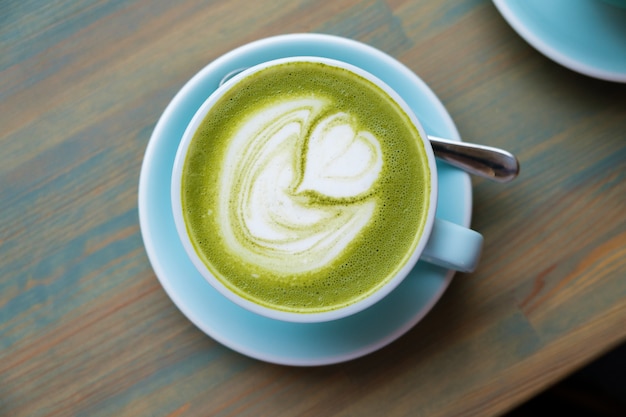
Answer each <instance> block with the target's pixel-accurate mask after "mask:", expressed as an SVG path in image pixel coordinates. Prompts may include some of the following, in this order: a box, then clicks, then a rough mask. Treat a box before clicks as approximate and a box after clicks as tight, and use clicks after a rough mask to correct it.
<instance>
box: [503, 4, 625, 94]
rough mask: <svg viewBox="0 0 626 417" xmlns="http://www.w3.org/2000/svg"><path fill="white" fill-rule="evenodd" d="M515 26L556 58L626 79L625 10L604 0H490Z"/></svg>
mask: <svg viewBox="0 0 626 417" xmlns="http://www.w3.org/2000/svg"><path fill="white" fill-rule="evenodd" d="M493 2H494V4H495V5H496V7H497V8H498V10H499V11H500V13H501V14H502V16H503V17H504V18H505V19H506V21H507V22H508V23H509V24H510V25H511V27H512V28H513V29H515V31H516V32H517V33H518V34H519V35H520V36H521V37H522V38H524V39H525V40H526V41H527V42H528V43H529V44H531V45H532V46H533V47H535V48H536V49H537V50H538V51H540V52H541V53H543V54H544V55H546V56H547V57H548V58H551V59H552V60H554V61H555V62H558V63H559V64H561V65H563V66H565V67H567V68H569V69H572V70H574V71H577V72H580V73H581V74H585V75H588V76H591V77H595V78H599V79H603V80H607V81H616V82H622V83H624V82H626V9H622V8H619V7H616V6H613V5H610V4H608V3H606V2H604V1H602V0H549V1H546V0H523V1H522V0H493Z"/></svg>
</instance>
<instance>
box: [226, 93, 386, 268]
mask: <svg viewBox="0 0 626 417" xmlns="http://www.w3.org/2000/svg"><path fill="white" fill-rule="evenodd" d="M329 107H331V106H330V104H329V103H328V102H325V101H324V100H322V99H297V100H296V99H294V100H290V101H286V102H282V101H281V102H279V103H274V104H271V105H268V106H266V107H264V108H262V109H260V110H259V111H258V112H257V114H256V115H253V116H252V117H250V118H249V119H248V120H246V121H245V122H244V123H243V124H242V125H241V126H240V127H239V128H238V129H237V131H236V132H235V134H234V135H233V140H232V142H231V144H230V147H229V150H228V152H227V156H226V159H225V161H224V169H223V171H222V177H221V180H220V189H221V193H222V195H224V198H223V199H222V204H221V205H220V210H219V212H218V213H216V215H218V216H221V217H223V219H220V223H221V224H222V225H223V226H224V230H223V231H224V239H225V242H226V243H227V244H228V245H229V246H230V247H231V250H233V251H234V252H236V253H238V254H239V255H240V256H241V257H242V258H244V259H247V260H248V261H250V262H254V263H255V264H256V265H260V266H262V267H265V268H268V269H271V270H273V271H277V272H279V273H284V274H287V273H300V272H306V271H311V270H315V269H317V268H322V267H324V266H325V265H326V264H328V263H329V262H330V261H332V260H333V259H334V258H336V257H337V256H338V255H339V254H341V253H342V252H343V250H344V249H345V248H346V246H347V245H349V244H350V242H352V241H353V240H354V238H355V237H356V236H357V235H358V234H359V233H360V232H361V230H362V229H363V228H364V227H366V226H367V224H368V222H369V221H370V219H371V217H372V215H373V213H374V210H375V207H376V200H375V199H374V198H366V197H367V196H368V195H371V194H372V192H373V189H374V187H375V183H376V181H377V179H378V176H379V174H380V171H381V169H382V165H383V159H382V154H381V151H380V145H379V143H378V141H377V139H376V138H375V137H374V136H373V135H372V134H371V133H369V132H367V131H360V130H359V129H358V127H357V124H356V123H355V121H354V120H353V118H351V117H350V116H349V115H348V114H346V113H332V107H331V108H330V110H331V111H329ZM268 115H272V116H271V117H268Z"/></svg>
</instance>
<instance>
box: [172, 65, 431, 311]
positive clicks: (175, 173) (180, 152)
mask: <svg viewBox="0 0 626 417" xmlns="http://www.w3.org/2000/svg"><path fill="white" fill-rule="evenodd" d="M303 61H306V62H319V63H323V64H327V65H330V66H335V67H339V68H343V69H347V70H349V71H351V72H353V73H355V74H357V75H359V76H362V77H364V78H366V79H368V80H370V81H372V82H374V83H375V84H376V85H377V86H378V87H380V88H381V89H382V90H383V91H384V92H385V93H386V94H388V95H389V96H390V97H391V98H392V99H393V100H394V101H395V102H396V103H397V104H398V105H399V106H400V108H401V109H402V110H403V111H404V112H405V113H406V115H407V116H408V117H409V118H410V120H411V122H412V123H413V125H414V126H415V128H416V129H417V131H418V133H419V136H420V139H421V141H422V144H423V147H424V151H425V155H426V160H427V161H428V166H429V172H430V194H429V198H428V202H429V208H428V211H427V213H426V219H425V222H424V230H423V232H422V235H421V237H420V239H419V240H418V242H417V244H416V245H415V248H414V249H413V251H412V253H411V255H410V257H409V258H408V260H407V261H406V262H405V263H404V265H403V266H402V268H401V269H400V270H399V271H398V272H397V273H396V274H395V276H394V277H393V278H391V279H390V280H389V281H388V282H387V283H386V284H385V285H384V286H382V287H381V288H380V289H378V291H376V292H374V293H372V294H370V295H369V296H368V297H366V298H364V299H361V300H359V301H357V302H355V303H352V304H350V305H347V306H343V307H340V308H337V309H333V310H328V311H322V312H311V313H298V312H289V311H283V310H278V309H273V308H270V307H266V306H263V305H260V304H256V303H254V302H252V301H250V300H247V299H245V298H243V297H241V296H240V295H238V294H236V293H235V292H233V291H231V290H230V289H228V288H227V287H226V286H225V285H224V284H223V283H222V282H221V281H220V280H219V279H217V278H216V277H215V276H214V275H213V274H212V273H211V272H210V270H209V268H208V267H207V266H206V265H205V264H204V262H203V261H202V260H201V259H200V257H199V256H198V254H197V253H196V250H195V248H194V246H193V244H192V243H191V239H190V238H189V236H188V234H187V227H186V224H185V222H184V219H183V215H182V201H181V198H180V196H181V186H182V184H181V182H182V170H183V166H184V162H185V159H186V155H187V151H188V148H189V146H190V144H191V142H192V140H193V137H194V134H195V132H196V130H197V129H198V127H199V126H200V124H201V123H202V121H203V120H204V118H205V117H206V114H207V113H208V112H209V110H210V109H211V108H212V106H213V105H214V104H215V103H216V102H217V101H218V100H219V99H220V98H221V97H222V96H223V95H224V94H225V93H226V92H227V91H228V90H229V89H230V88H231V87H232V86H234V85H235V84H237V83H238V82H239V81H240V80H242V79H244V78H246V77H248V76H250V75H253V74H255V73H256V72H258V71H261V70H263V69H265V68H268V67H271V66H275V65H281V64H284V63H289V62H303ZM437 195H438V178H437V168H436V162H435V156H434V152H433V150H432V147H431V145H430V142H429V141H428V136H427V135H426V132H425V130H424V128H423V126H422V124H421V122H420V121H419V119H418V117H417V116H416V115H415V113H414V111H413V110H412V109H411V107H410V106H409V105H408V104H407V103H406V101H405V100H404V99H403V98H402V97H401V96H400V95H399V94H398V93H397V92H396V91H395V90H394V89H392V88H391V87H390V86H389V85H388V84H386V83H385V82H384V81H382V80H381V79H380V78H378V77H376V76H375V75H373V74H371V73H369V72H368V71H366V70H364V69H362V68H360V67H358V66H356V65H353V64H350V63H347V62H344V61H341V60H337V59H332V58H325V57H317V56H290V57H284V58H277V59H272V60H268V61H265V62H261V63H259V64H256V65H253V66H251V67H250V68H248V69H246V70H244V71H242V72H241V73H239V74H237V75H235V76H233V77H232V78H231V79H229V80H228V81H226V82H225V83H224V84H222V85H221V86H219V87H218V88H217V89H215V90H214V91H213V92H212V93H211V94H210V95H209V97H208V98H207V99H206V100H205V101H204V102H203V103H202V105H201V106H200V107H199V108H198V110H197V111H196V112H195V113H194V116H193V117H192V119H191V121H190V122H189V124H188V125H187V127H186V128H185V131H184V133H183V136H182V138H181V141H180V143H179V145H178V148H177V151H176V155H175V159H174V165H173V170H172V178H171V206H172V207H171V208H172V214H173V216H174V223H175V226H176V231H177V234H178V237H179V239H180V241H181V243H182V245H183V248H184V249H185V252H186V254H187V256H188V257H189V259H190V260H191V261H192V263H193V265H194V267H195V268H196V269H197V270H198V272H200V274H201V275H202V277H203V278H204V279H205V280H206V281H207V282H208V283H209V284H210V285H212V286H213V287H214V288H215V289H216V290H217V291H218V292H219V293H220V294H222V295H223V296H224V297H226V298H227V299H229V300H230V301H232V302H234V303H235V304H237V305H239V306H241V307H243V308H245V309H247V310H249V311H251V312H253V313H255V314H259V315H261V316H265V317H268V318H271V319H276V320H281V321H287V322H296V323H315V322H326V321H332V320H336V319H341V318H344V317H347V316H350V315H353V314H356V313H358V312H360V311H363V310H365V309H367V308H368V307H370V306H372V305H374V304H375V303H377V302H378V301H380V300H381V299H383V298H384V297H385V296H387V295H388V294H389V293H390V292H391V291H393V290H394V289H395V288H396V287H397V286H398V285H399V284H400V283H401V282H402V281H403V280H404V279H405V278H406V276H407V275H408V274H409V272H410V271H411V270H412V269H413V268H414V266H415V264H416V263H417V261H418V260H419V258H420V255H421V254H422V252H423V250H424V247H425V246H426V243H427V242H428V239H429V237H430V234H431V231H432V228H433V223H434V220H435V213H436V209H437Z"/></svg>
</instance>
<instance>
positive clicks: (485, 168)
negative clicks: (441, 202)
mask: <svg viewBox="0 0 626 417" xmlns="http://www.w3.org/2000/svg"><path fill="white" fill-rule="evenodd" d="M428 139H429V140H430V144H431V145H432V147H433V151H434V152H435V156H436V157H437V158H439V159H441V160H442V161H445V162H447V163H448V164H450V165H452V166H455V167H457V168H460V169H462V170H463V171H466V172H469V173H470V174H473V175H477V176H480V177H484V178H488V179H490V180H494V181H497V182H509V181H511V180H512V179H514V178H515V177H517V174H518V173H519V162H518V161H517V158H516V157H515V156H514V155H513V154H511V153H509V152H507V151H505V150H502V149H498V148H492V147H490V146H483V145H477V144H472V143H467V142H455V141H452V140H448V139H443V138H439V137H435V136H430V135H429V136H428Z"/></svg>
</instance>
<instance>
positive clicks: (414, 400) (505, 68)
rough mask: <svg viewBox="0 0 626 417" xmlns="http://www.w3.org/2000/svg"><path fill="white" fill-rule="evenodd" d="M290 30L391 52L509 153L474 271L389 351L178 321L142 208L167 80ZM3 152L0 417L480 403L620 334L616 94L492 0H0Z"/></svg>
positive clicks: (516, 396) (464, 126) (457, 412)
mask: <svg viewBox="0 0 626 417" xmlns="http://www.w3.org/2000/svg"><path fill="white" fill-rule="evenodd" d="M292 32H320V33H330V34H337V35H342V36H346V37H349V38H352V39H357V40H360V41H363V42H366V43H368V44H370V45H372V46H375V47H377V48H379V49H381V50H383V51H385V52H387V53H389V54H391V55H393V56H395V57H397V58H398V59H399V60H401V61H402V62H404V63H405V64H406V65H408V66H409V67H410V68H411V69H413V70H414V71H415V72H416V73H417V74H418V75H420V77H422V78H423V79H424V80H425V81H426V82H427V83H428V84H429V86H430V87H431V88H432V89H433V91H434V92H435V93H436V94H437V95H438V96H439V97H440V99H441V100H442V102H443V103H444V104H445V106H446V107H447V109H448V111H449V112H450V114H451V116H452V118H453V119H454V121H455V123H456V124H457V127H458V128H459V131H460V132H461V134H462V136H463V137H464V138H465V139H466V140H468V141H474V142H480V143H485V144H491V145H494V146H500V147H504V148H506V149H509V150H511V151H512V152H514V153H515V154H516V155H518V157H519V159H520V161H521V164H522V171H521V175H520V177H519V178H518V179H517V180H516V181H514V182H513V183H511V184H509V185H501V184H494V183H491V182H488V181H484V180H478V179H474V180H473V185H474V216H473V227H474V228H476V229H477V230H479V231H481V232H482V233H483V234H484V236H485V239H486V246H485V251H484V255H483V259H482V262H481V265H480V267H479V269H478V270H477V271H476V272H475V273H473V274H471V275H459V276H457V278H456V279H455V280H454V281H453V283H452V285H451V286H450V288H449V290H448V291H447V292H446V293H445V294H444V297H443V298H442V300H441V301H440V302H439V303H438V304H437V305H436V306H435V308H434V309H433V310H432V311H431V313H429V314H428V315H427V317H426V318H425V319H424V320H423V321H422V322H420V323H419V324H418V325H417V326H416V327H415V328H414V329H412V330H411V331H410V332H409V333H407V334H406V335H405V336H403V337H402V338H400V339H399V340H397V341H396V342H394V343H392V344H391V345H389V346H387V347H385V348H383V349H382V350H380V351H378V352H375V353H373V354H370V355H368V356H366V357H363V358H360V359H357V360H353V361H350V362H347V363H343V364H339V365H333V366H325V367H318V368H292V367H284V366H276V365H271V364H267V363H263V362H259V361H256V360H253V359H250V358H247V357H244V356H242V355H240V354H238V353H235V352H233V351H231V350H229V349H227V348H225V347H223V346H222V345H220V344H219V343H217V342H215V341H214V340H212V339H211V338H209V337H208V336H206V335H205V334H203V333H202V332H201V331H200V330H198V329H197V328H195V327H194V326H193V325H192V324H191V323H190V322H189V321H188V320H187V319H186V318H185V317H184V316H183V315H182V314H181V313H180V312H179V311H178V310H177V308H176V307H175V306H174V304H173V303H172V302H171V300H170V299H169V298H168V297H167V295H166V294H165V292H164V291H163V289H162V288H161V286H160V285H159V283H158V281H157V279H156V277H155V275H154V272H153V271H152V269H151V266H150V264H149V262H148V259H147V256H146V254H145V250H144V248H143V243H142V240H141V236H140V230H139V223H138V215H137V184H138V177H139V170H140V167H141V163H142V158H143V154H144V151H145V149H146V145H147V143H148V140H149V137H150V134H151V132H152V130H153V128H154V126H155V124H156V121H157V120H158V118H159V116H160V114H161V112H162V111H163V109H164V108H165V106H166V105H167V104H168V102H169V100H171V98H172V97H173V96H174V94H175V93H176V91H177V90H178V89H179V88H180V87H181V86H182V85H183V84H184V83H185V82H186V80H188V79H189V78H190V77H191V76H192V75H193V74H195V73H196V72H197V71H198V70H199V69H200V68H202V67H203V66H204V65H206V64H207V63H208V62H210V61H211V60H213V59H215V58H216V57H218V56H220V55H221V54H223V53H225V52H226V51H228V50H230V49H232V48H234V47H236V46H239V45H241V44H244V43H246V42H249V41H252V40H255V39H259V38H262V37H266V36H270V35H275V34H282V33H292ZM0 150H1V151H0V179H1V187H0V216H1V217H0V220H1V221H0V416H111V415H115V416H170V417H182V416H185V417H187V416H207V415H211V416H255V417H256V416H337V417H348V416H380V415H385V416H388V417H394V416H490V415H499V414H502V413H503V412H505V411H506V410H509V409H511V408H512V407H514V406H515V405H517V404H519V403H520V402H522V401H524V400H526V399H528V398H530V397H531V396H532V395H534V394H536V393H537V392H539V391H541V390H542V389H544V388H545V387H547V386H549V385H551V384H554V383H555V382H556V381H558V380H559V379H561V378H563V377H565V376H566V375H568V374H570V373H572V372H573V371H575V370H576V369H578V368H579V367H581V366H582V365H584V364H586V363H588V362H590V361H591V360H593V359H594V358H596V357H597V356H598V355H601V354H602V353H604V352H605V351H607V350H608V349H610V348H611V347H613V346H615V345H616V344H618V343H621V342H623V341H624V340H626V302H625V300H626V85H620V84H613V83H607V82H603V81H599V80H595V79H591V78H588V77H585V76H582V75H579V74H576V73H574V72H571V71H569V70H567V69H565V68H563V67H561V66H559V65H557V64H555V63H553V62H552V61H550V60H549V59H547V58H545V57H544V56H542V55H541V54H539V53H538V52H537V51H535V50H534V49H532V48H531V47H530V46H529V45H528V44H526V43H525V42H524V41H523V40H522V39H521V38H520V37H519V36H518V35H517V34H516V33H515V32H513V30H512V29H511V28H510V27H509V26H508V25H507V24H506V23H505V21H504V20H503V19H502V17H501V16H500V15H499V14H498V12H497V11H496V9H495V7H494V6H493V5H492V3H491V2H490V1H487V0H468V1H463V2H458V1H454V0H445V1H437V2H433V1H428V0H410V1H409V0H388V1H383V0H364V1H357V0H334V1H332V2H321V1H307V0H297V1H265V0H260V1H254V2H249V1H247V0H231V1H228V2H225V1H203V2H198V1H192V0H178V1H169V0H168V1H166V0H155V1H148V0H129V1H122V0H111V1H101V0H87V1H81V2H75V1H70V0H53V1H47V2H43V3H42V2H36V1H21V0H2V1H0Z"/></svg>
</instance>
